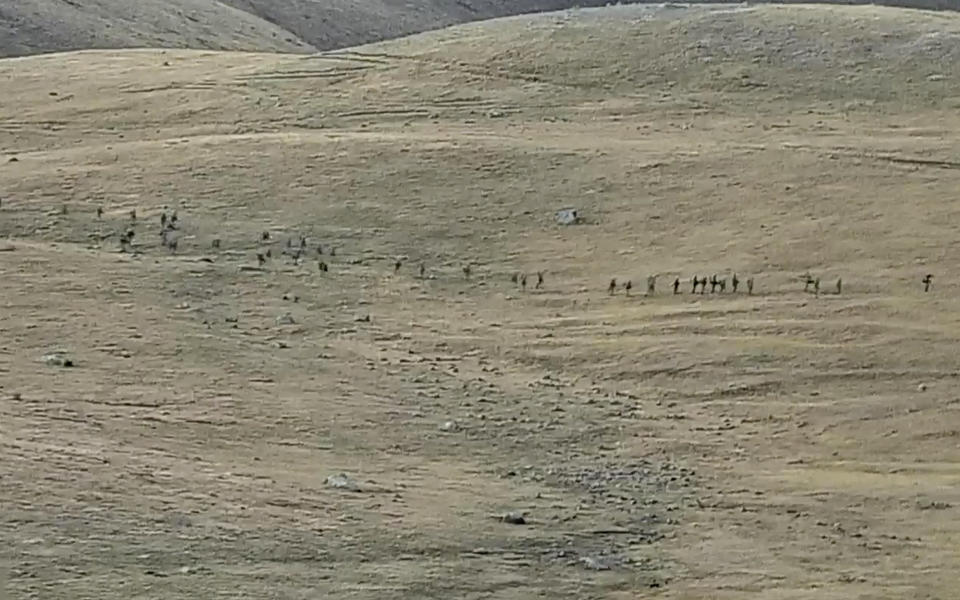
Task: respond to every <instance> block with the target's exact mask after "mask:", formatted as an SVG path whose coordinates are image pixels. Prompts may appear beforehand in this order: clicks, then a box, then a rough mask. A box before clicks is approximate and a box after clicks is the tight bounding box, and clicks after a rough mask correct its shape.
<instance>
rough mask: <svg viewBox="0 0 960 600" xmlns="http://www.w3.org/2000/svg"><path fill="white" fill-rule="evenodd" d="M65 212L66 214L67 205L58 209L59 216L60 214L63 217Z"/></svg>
mask: <svg viewBox="0 0 960 600" xmlns="http://www.w3.org/2000/svg"><path fill="white" fill-rule="evenodd" d="M67 212H68V209H67V205H66V204H64V205H63V206H61V207H60V214H61V215H65V214H67Z"/></svg>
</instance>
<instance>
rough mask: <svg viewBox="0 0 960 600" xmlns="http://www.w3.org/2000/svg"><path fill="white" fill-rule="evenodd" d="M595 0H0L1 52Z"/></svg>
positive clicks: (187, 43) (302, 33)
mask: <svg viewBox="0 0 960 600" xmlns="http://www.w3.org/2000/svg"><path fill="white" fill-rule="evenodd" d="M591 4H592V5H601V4H603V2H602V1H600V0H587V1H586V2H573V1H572V0H509V1H508V0H425V1H423V2H414V3H411V2H406V1H404V2H400V1H398V0H327V1H325V2H316V0H223V1H220V0H142V1H137V2H128V1H127V0H68V1H67V0H16V1H12V0H0V56H21V55H29V54H36V53H42V52H54V51H64V50H85V49H105V48H194V49H211V50H247V51H261V52H311V51H314V50H316V49H330V48H342V47H346V46H353V45H357V44H362V43H366V42H371V41H376V40H383V39H389V38H395V37H399V36H402V35H406V34H410V33H416V32H421V31H426V30H428V29H436V28H440V27H444V26H447V25H452V24H455V23H462V22H465V21H474V20H480V19H487V18H491V17H499V16H504V15H510V14H520V13H526V12H536V11H544V10H556V9H561V8H567V7H569V6H572V5H580V6H583V5H587V6H589V5H591Z"/></svg>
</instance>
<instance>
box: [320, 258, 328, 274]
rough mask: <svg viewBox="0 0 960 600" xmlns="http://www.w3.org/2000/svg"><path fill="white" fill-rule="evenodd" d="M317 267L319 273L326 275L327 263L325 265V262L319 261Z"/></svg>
mask: <svg viewBox="0 0 960 600" xmlns="http://www.w3.org/2000/svg"><path fill="white" fill-rule="evenodd" d="M317 266H318V267H319V268H320V272H321V273H326V272H327V269H328V267H327V263H325V262H323V261H322V260H321V261H320V262H319V263H318V264H317Z"/></svg>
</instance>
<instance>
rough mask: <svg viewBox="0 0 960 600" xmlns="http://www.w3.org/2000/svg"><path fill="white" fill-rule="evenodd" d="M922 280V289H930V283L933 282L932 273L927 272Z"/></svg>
mask: <svg viewBox="0 0 960 600" xmlns="http://www.w3.org/2000/svg"><path fill="white" fill-rule="evenodd" d="M922 281H923V291H924V292H929V291H930V284H932V283H933V275H931V274H929V273H928V274H927V275H926V276H925V277H924V278H923V280H922Z"/></svg>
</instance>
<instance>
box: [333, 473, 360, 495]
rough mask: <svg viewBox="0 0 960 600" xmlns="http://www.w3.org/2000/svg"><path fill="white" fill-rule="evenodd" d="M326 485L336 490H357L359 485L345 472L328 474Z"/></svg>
mask: <svg viewBox="0 0 960 600" xmlns="http://www.w3.org/2000/svg"><path fill="white" fill-rule="evenodd" d="M325 483H326V484H327V486H329V487H332V488H336V489H338V490H347V491H350V492H359V491H360V486H359V485H358V484H357V482H356V481H354V480H353V479H351V478H350V477H349V476H348V475H347V474H346V473H337V474H336V475H330V476H329V477H327V479H326V482H325Z"/></svg>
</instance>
